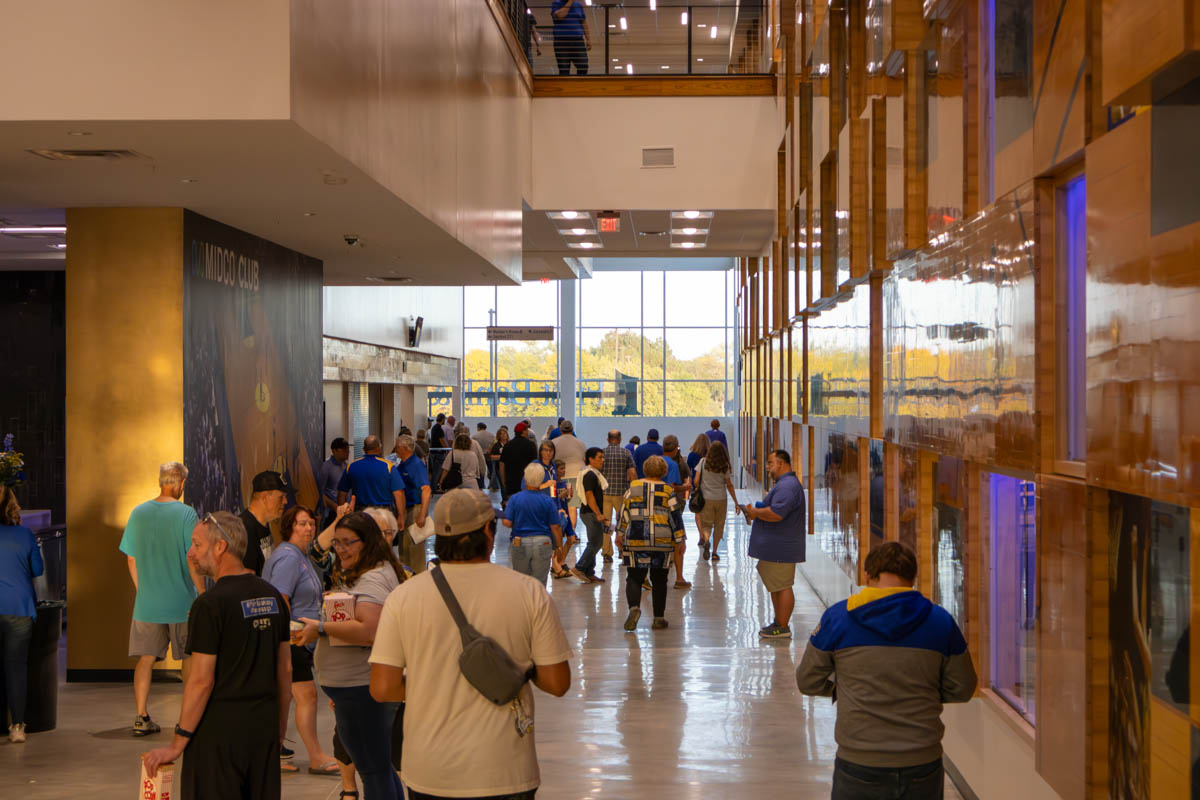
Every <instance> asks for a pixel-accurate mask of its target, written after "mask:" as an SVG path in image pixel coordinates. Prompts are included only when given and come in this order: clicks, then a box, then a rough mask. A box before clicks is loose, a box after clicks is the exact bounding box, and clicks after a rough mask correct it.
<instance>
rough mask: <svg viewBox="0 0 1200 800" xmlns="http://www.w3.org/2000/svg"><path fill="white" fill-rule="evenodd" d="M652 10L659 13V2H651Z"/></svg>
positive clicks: (655, 0) (654, 0)
mask: <svg viewBox="0 0 1200 800" xmlns="http://www.w3.org/2000/svg"><path fill="white" fill-rule="evenodd" d="M650 10H651V11H658V0H650Z"/></svg>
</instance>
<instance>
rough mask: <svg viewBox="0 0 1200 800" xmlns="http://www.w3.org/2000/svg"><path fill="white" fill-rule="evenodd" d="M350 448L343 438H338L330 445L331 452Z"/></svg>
mask: <svg viewBox="0 0 1200 800" xmlns="http://www.w3.org/2000/svg"><path fill="white" fill-rule="evenodd" d="M349 446H350V443H349V442H347V441H346V440H345V439H343V438H342V437H341V436H339V437H337V438H336V439H334V440H333V441H332V442H330V443H329V449H330V450H341V449H342V448H343V447H349Z"/></svg>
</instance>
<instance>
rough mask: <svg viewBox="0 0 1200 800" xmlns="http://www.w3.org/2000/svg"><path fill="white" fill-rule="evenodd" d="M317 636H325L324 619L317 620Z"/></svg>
mask: <svg viewBox="0 0 1200 800" xmlns="http://www.w3.org/2000/svg"><path fill="white" fill-rule="evenodd" d="M317 635H318V636H324V635H325V620H323V619H319V620H317Z"/></svg>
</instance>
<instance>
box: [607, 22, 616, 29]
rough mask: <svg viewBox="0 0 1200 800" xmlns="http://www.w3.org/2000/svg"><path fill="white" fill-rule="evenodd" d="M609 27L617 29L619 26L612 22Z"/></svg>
mask: <svg viewBox="0 0 1200 800" xmlns="http://www.w3.org/2000/svg"><path fill="white" fill-rule="evenodd" d="M608 27H610V28H615V27H617V26H616V25H614V24H613V23H611V22H610V23H608Z"/></svg>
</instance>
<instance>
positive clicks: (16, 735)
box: [8, 722, 25, 744]
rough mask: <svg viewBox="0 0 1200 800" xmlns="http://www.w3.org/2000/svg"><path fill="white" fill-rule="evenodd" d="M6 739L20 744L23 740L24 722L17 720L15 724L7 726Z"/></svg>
mask: <svg viewBox="0 0 1200 800" xmlns="http://www.w3.org/2000/svg"><path fill="white" fill-rule="evenodd" d="M8 740H9V741H10V742H12V743H13V744H22V743H23V742H24V741H25V723H24V722H19V723H17V724H16V725H9V726H8Z"/></svg>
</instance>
